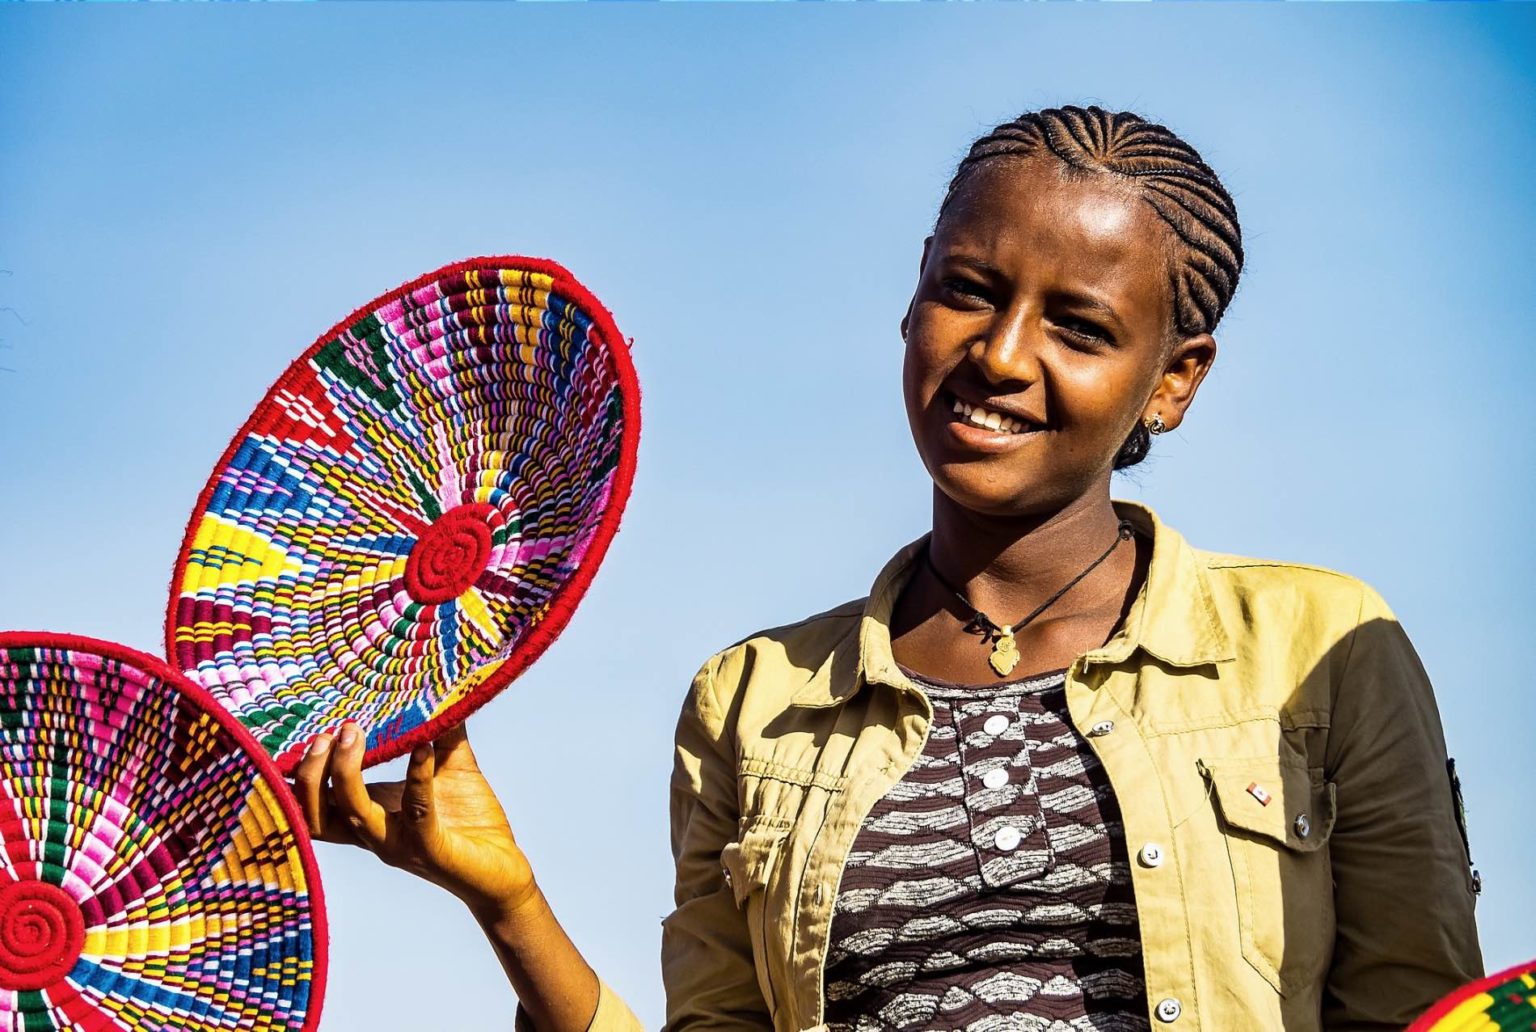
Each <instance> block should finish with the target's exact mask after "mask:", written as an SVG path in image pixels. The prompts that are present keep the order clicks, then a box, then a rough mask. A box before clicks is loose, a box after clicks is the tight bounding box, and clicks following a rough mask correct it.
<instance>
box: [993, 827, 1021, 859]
mask: <svg viewBox="0 0 1536 1032" xmlns="http://www.w3.org/2000/svg"><path fill="white" fill-rule="evenodd" d="M1023 841H1024V833H1023V832H1022V831H1020V830H1019V829H1018V828H1015V827H1013V826H1012V825H1009V826H1008V827H1006V828H1000V829H998V832H997V836H996V837H995V838H993V839H992V844H993V845H995V846H996V847H997V848H998V849H1001V850H1002V851H1003V852H1005V853H1011V852H1013V851H1014V850H1015V849H1018V848H1019V843H1020V842H1023Z"/></svg>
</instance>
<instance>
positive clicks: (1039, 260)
mask: <svg viewBox="0 0 1536 1032" xmlns="http://www.w3.org/2000/svg"><path fill="white" fill-rule="evenodd" d="M934 243H935V247H936V248H937V249H939V251H940V252H941V253H949V254H956V255H958V254H965V255H968V256H970V257H973V258H976V259H979V260H984V261H986V262H988V263H989V264H994V265H999V266H1013V265H1016V264H1017V265H1020V266H1028V267H1032V268H1033V267H1041V266H1045V265H1049V266H1050V267H1052V268H1055V269H1059V270H1061V271H1064V272H1068V273H1070V274H1072V275H1073V276H1074V277H1075V278H1080V279H1082V280H1084V281H1085V282H1089V283H1092V284H1094V285H1096V286H1101V287H1103V288H1106V289H1108V288H1115V289H1116V290H1117V291H1120V292H1130V293H1133V294H1141V293H1146V292H1148V291H1150V292H1153V293H1155V294H1156V295H1157V296H1158V299H1160V300H1161V299H1162V295H1163V293H1164V288H1165V287H1166V281H1165V271H1164V270H1165V269H1166V265H1165V261H1166V256H1167V250H1166V248H1167V244H1168V237H1167V230H1166V227H1165V226H1163V224H1162V222H1161V220H1159V219H1158V218H1157V217H1156V215H1155V213H1154V212H1152V211H1151V210H1150V208H1149V207H1148V205H1147V204H1146V202H1145V201H1143V200H1142V199H1141V197H1140V196H1139V195H1138V191H1137V190H1136V189H1135V187H1134V186H1129V185H1128V184H1125V183H1122V182H1117V181H1116V177H1114V176H1110V175H1106V174H1101V173H1074V172H1072V171H1070V170H1068V169H1067V168H1066V166H1064V165H1062V163H1061V162H1059V161H1056V160H1055V159H1054V158H1049V157H1047V158H1027V159H1020V158H999V159H994V160H992V161H989V162H987V163H986V164H985V165H983V166H981V167H980V168H978V169H977V170H976V171H975V172H974V173H972V175H971V176H969V177H968V178H967V180H966V181H965V183H964V184H962V186H961V188H960V190H959V191H958V192H957V193H956V196H955V197H954V199H953V201H952V203H951V205H950V207H949V208H947V209H946V210H945V213H944V216H943V218H942V219H941V220H940V222H939V226H938V229H937V232H936V233H935V238H934ZM1004 271H1009V270H1008V269H1006V268H1005V269H1004ZM1147 300H1152V298H1151V297H1148V298H1147Z"/></svg>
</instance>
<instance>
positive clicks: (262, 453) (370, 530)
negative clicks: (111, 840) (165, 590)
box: [166, 257, 640, 773]
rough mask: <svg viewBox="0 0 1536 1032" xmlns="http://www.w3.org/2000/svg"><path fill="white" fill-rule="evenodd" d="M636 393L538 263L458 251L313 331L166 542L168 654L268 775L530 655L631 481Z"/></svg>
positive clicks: (564, 284)
mask: <svg viewBox="0 0 1536 1032" xmlns="http://www.w3.org/2000/svg"><path fill="white" fill-rule="evenodd" d="M639 406H640V398H639V385H638V384H637V382H636V380H635V373H634V368H633V366H632V365H631V363H630V358H629V351H628V348H627V346H626V344H625V342H624V340H623V338H622V337H620V335H619V332H618V330H617V328H616V327H615V326H614V324H613V318H612V316H610V315H609V314H608V312H607V311H606V310H605V309H604V308H603V307H602V306H601V305H600V304H599V303H598V302H597V301H596V300H595V299H594V298H593V297H592V295H591V294H589V293H588V292H587V291H586V290H585V289H583V288H582V287H581V285H580V284H578V283H577V282H576V281H575V280H574V279H573V278H571V275H570V274H569V273H568V272H566V271H565V270H564V269H562V268H561V267H560V266H558V265H556V264H554V263H553V262H548V261H543V260H539V259H532V258H518V257H499V258H476V259H471V260H469V261H465V262H460V263H458V264H456V265H451V266H448V267H447V268H443V269H439V270H437V271H436V272H432V273H428V274H427V275H425V276H423V277H421V278H420V279H417V280H415V281H413V282H411V283H407V284H405V285H404V286H402V287H399V288H398V289H396V290H392V291H390V292H389V293H387V294H385V295H384V296H383V297H381V298H378V299H377V300H375V301H372V302H370V303H369V304H367V305H365V306H363V307H362V308H360V309H358V310H357V311H356V312H354V313H352V314H351V315H350V316H348V317H347V318H346V319H344V320H342V321H341V322H340V323H338V324H336V326H334V327H332V328H331V329H330V330H328V331H327V332H326V333H324V334H322V335H321V337H320V339H319V340H317V341H316V342H315V343H314V345H313V346H311V347H310V348H309V349H308V350H307V351H306V352H305V353H304V354H303V355H302V356H301V357H300V358H299V360H298V361H297V362H295V363H294V364H293V365H292V366H291V367H290V368H289V369H288V371H287V372H286V373H284V374H283V376H282V378H281V379H279V380H278V382H277V384H276V385H275V386H274V387H273V388H272V389H271V390H270V391H269V392H268V393H267V396H266V398H265V399H264V400H263V401H262V402H261V404H260V405H259V406H258V407H257V409H256V411H255V413H254V414H253V415H252V416H251V418H250V419H249V420H248V421H247V422H246V424H245V426H244V427H243V428H242V429H241V431H240V433H239V434H237V435H236V437H235V439H234V441H233V442H231V444H230V446H229V448H228V450H227V451H226V452H225V453H224V457H223V459H222V460H220V462H219V464H218V466H217V467H216V468H215V470H214V472H213V475H212V476H211V477H210V478H209V481H208V485H207V487H205V488H204V490H203V493H202V496H201V498H200V500H199V502H198V505H197V509H196V511H195V512H194V514H193V516H192V519H191V522H190V524H189V525H188V528H187V534H186V538H185V540H184V542H183V544H182V549H181V555H180V558H179V560H178V562H177V566H176V573H175V575H174V579H173V583H172V598H171V610H170V614H169V619H168V624H167V628H166V637H167V648H168V650H169V651H168V654H169V655H170V656H171V657H172V659H173V662H174V663H175V665H176V666H178V667H179V668H180V669H181V670H183V671H185V672H186V674H187V675H188V676H189V677H191V678H192V679H193V680H195V681H197V682H198V683H200V684H202V685H203V686H205V687H206V688H207V689H208V690H209V691H210V692H212V693H213V694H214V696H215V697H216V698H218V699H219V701H221V702H222V703H224V704H225V705H226V706H228V707H229V709H230V710H231V711H232V712H233V713H235V714H236V715H237V716H238V717H239V718H240V719H241V720H242V721H243V722H244V723H245V724H246V725H247V726H248V727H250V728H251V729H252V731H253V732H254V733H255V735H256V737H257V738H258V740H259V741H260V742H261V743H262V745H264V746H265V747H266V748H267V749H268V750H269V751H270V752H271V753H272V755H273V756H274V757H276V759H277V763H278V767H279V768H280V769H281V770H283V771H284V772H285V773H286V772H290V771H291V770H292V769H293V767H294V766H295V765H296V764H297V762H298V760H299V758H300V757H301V756H302V754H303V750H304V747H305V745H306V744H307V743H308V742H309V740H310V739H312V738H313V737H314V736H315V735H316V734H317V733H320V732H322V731H333V730H335V729H336V728H338V727H339V726H340V725H341V723H342V721H344V720H347V719H351V720H355V721H357V722H358V723H359V724H360V725H361V726H362V728H363V729H364V731H365V732H366V734H367V740H366V741H367V754H366V756H365V759H364V762H366V763H376V762H378V761H381V760H386V759H389V758H391V757H393V756H398V755H400V754H402V753H404V752H408V751H409V750H410V749H411V748H412V747H413V746H414V745H415V744H416V743H417V742H418V741H422V740H425V739H429V738H431V737H433V736H435V735H436V734H437V733H438V732H439V731H440V730H441V729H443V728H446V727H449V726H452V725H453V724H455V723H457V722H458V721H460V720H462V719H463V718H464V717H465V716H467V715H468V714H469V713H470V712H472V711H473V710H474V709H476V708H477V707H478V706H480V705H481V704H483V703H484V702H485V701H486V700H487V699H489V698H490V697H491V696H492V695H494V694H495V693H496V692H497V691H499V690H500V689H501V688H503V687H504V686H505V685H506V684H507V683H508V682H510V681H511V680H512V679H513V678H514V677H516V676H517V675H518V674H519V673H520V672H521V671H522V670H523V669H525V668H526V667H527V666H528V664H530V663H531V662H533V660H535V659H537V658H538V656H539V655H540V654H541V653H542V652H543V651H544V649H545V648H546V647H547V646H548V645H549V643H550V642H551V641H553V640H554V638H555V637H556V636H557V635H558V634H559V633H560V631H561V630H562V629H563V628H564V626H565V624H566V622H567V621H568V620H569V619H570V616H571V613H572V611H573V610H574V609H575V607H576V604H577V602H578V601H579V600H580V598H581V596H582V594H583V593H584V592H585V590H586V588H587V585H588V583H589V582H590V581H591V579H592V576H593V574H594V573H595V571H596V570H597V568H598V564H599V563H600V562H601V560H602V558H603V555H604V553H605V552H606V551H607V548H608V544H609V541H610V540H611V538H612V537H613V535H614V533H615V531H616V530H617V529H618V524H619V518H620V515H621V513H622V511H623V508H624V503H625V501H626V500H627V499H628V496H629V490H630V484H631V482H632V480H633V478H634V469H635V455H636V447H637V443H638V439H639V431H640V408H639Z"/></svg>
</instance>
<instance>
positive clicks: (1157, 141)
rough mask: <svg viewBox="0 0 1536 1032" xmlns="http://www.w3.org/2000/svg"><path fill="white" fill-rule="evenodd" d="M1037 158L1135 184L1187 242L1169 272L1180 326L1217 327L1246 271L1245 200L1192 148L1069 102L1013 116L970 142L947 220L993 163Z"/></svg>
mask: <svg viewBox="0 0 1536 1032" xmlns="http://www.w3.org/2000/svg"><path fill="white" fill-rule="evenodd" d="M1037 154H1050V155H1051V156H1052V157H1054V158H1056V159H1057V160H1058V161H1060V162H1062V163H1063V164H1065V165H1066V166H1068V167H1069V168H1072V169H1075V170H1078V171H1081V172H1085V173H1086V172H1104V173H1109V174H1111V175H1117V176H1124V177H1126V178H1127V179H1129V180H1132V181H1133V182H1134V183H1135V185H1136V186H1137V187H1138V188H1139V190H1140V194H1141V198H1142V200H1144V201H1146V203H1147V204H1148V205H1150V206H1151V208H1152V210H1153V211H1155V212H1156V213H1157V215H1158V218H1160V219H1162V220H1163V222H1164V223H1166V224H1167V225H1168V227H1169V228H1170V229H1172V230H1173V233H1174V236H1175V237H1176V238H1177V240H1178V244H1177V246H1176V247H1175V248H1174V258H1173V261H1172V262H1171V263H1170V267H1169V270H1168V277H1169V284H1170V287H1171V290H1172V296H1173V322H1174V329H1175V330H1176V331H1177V332H1178V333H1179V334H1180V335H1182V336H1186V337H1192V336H1194V335H1196V334H1200V333H1210V332H1212V331H1213V330H1214V329H1215V328H1216V324H1217V323H1218V322H1220V321H1221V316H1222V313H1224V312H1225V311H1226V309H1227V305H1228V303H1230V302H1231V300H1232V295H1233V293H1235V292H1236V290H1237V278H1238V275H1239V274H1240V273H1241V272H1242V268H1243V239H1242V232H1241V231H1240V229H1239V228H1238V224H1237V206H1236V205H1234V204H1233V203H1232V196H1231V195H1230V194H1228V193H1227V191H1226V188H1225V187H1223V186H1222V185H1221V180H1220V179H1218V178H1217V177H1216V173H1215V172H1214V171H1212V170H1211V167H1210V166H1209V165H1207V164H1206V163H1205V162H1204V161H1203V160H1202V159H1201V157H1200V155H1199V154H1198V153H1197V152H1196V151H1195V149H1194V148H1193V147H1191V146H1190V145H1189V144H1187V143H1185V142H1184V141H1183V140H1181V139H1179V137H1178V136H1176V135H1174V133H1173V132H1172V130H1170V129H1168V128H1167V127H1166V126H1162V125H1158V124H1157V123H1155V122H1148V121H1147V120H1146V119H1144V118H1142V117H1141V116H1139V115H1135V114H1132V113H1130V112H1128V111H1116V112H1110V111H1105V110H1104V109H1103V108H1100V107H1087V108H1081V107H1072V106H1069V107H1061V108H1046V109H1044V110H1041V111H1030V112H1026V113H1025V114H1022V115H1020V116H1019V117H1018V118H1015V119H1013V120H1012V121H1011V122H1004V123H1003V124H1002V125H1000V126H998V127H997V128H995V129H993V130H992V131H991V132H989V133H987V134H986V135H985V136H983V137H981V138H980V139H979V140H977V141H976V142H975V143H973V144H972V145H971V149H970V152H969V153H967V154H966V156H965V158H964V159H963V160H961V162H960V165H959V167H958V168H956V169H955V175H954V178H952V179H951V180H950V181H949V189H948V191H947V192H946V193H945V194H944V202H943V203H942V204H941V205H940V206H939V218H941V219H942V218H943V217H944V211H945V209H946V208H948V207H949V204H950V202H951V201H952V200H953V199H954V197H955V194H956V192H957V191H958V190H959V188H960V186H961V185H962V184H963V183H964V182H965V181H966V180H967V179H968V178H969V177H970V176H971V174H972V173H973V172H975V171H976V169H977V168H978V167H980V166H981V165H982V164H983V163H984V162H987V161H991V160H992V159H994V158H1005V157H1032V156H1034V155H1037Z"/></svg>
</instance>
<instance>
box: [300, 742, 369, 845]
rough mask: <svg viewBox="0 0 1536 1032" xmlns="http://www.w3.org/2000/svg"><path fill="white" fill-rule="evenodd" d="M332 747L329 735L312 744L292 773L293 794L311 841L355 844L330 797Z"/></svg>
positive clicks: (353, 837)
mask: <svg viewBox="0 0 1536 1032" xmlns="http://www.w3.org/2000/svg"><path fill="white" fill-rule="evenodd" d="M333 744H334V743H333V741H332V739H331V736H330V735H326V734H322V735H316V736H315V738H314V739H313V740H312V741H311V742H310V743H309V748H308V749H307V750H306V751H305V753H304V758H303V759H302V760H300V761H299V765H298V767H297V768H296V769H295V770H294V772H293V794H294V795H295V796H296V797H297V798H298V800H299V809H300V810H302V811H303V813H304V824H305V825H306V826H307V827H308V829H309V834H310V837H311V838H315V839H319V840H320V841H322V842H347V843H353V844H355V843H356V841H357V839H356V837H355V836H353V835H352V834H351V832H350V830H348V829H347V828H346V827H345V826H344V825H342V824H340V823H339V822H338V821H337V820H336V815H335V812H334V809H335V808H334V807H333V806H332V805H331V799H330V793H328V792H327V791H326V786H325V777H326V769H327V766H328V764H329V762H330V758H331V747H332V745H333Z"/></svg>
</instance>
